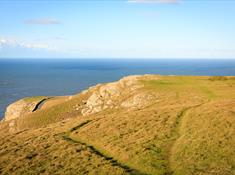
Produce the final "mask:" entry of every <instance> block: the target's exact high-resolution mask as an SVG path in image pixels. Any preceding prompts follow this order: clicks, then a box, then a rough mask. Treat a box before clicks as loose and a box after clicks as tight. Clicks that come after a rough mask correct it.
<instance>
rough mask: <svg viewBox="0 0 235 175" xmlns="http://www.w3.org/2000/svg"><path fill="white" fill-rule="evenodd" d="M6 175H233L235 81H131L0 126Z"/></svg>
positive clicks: (58, 100) (0, 170) (53, 103)
mask: <svg viewBox="0 0 235 175" xmlns="http://www.w3.org/2000/svg"><path fill="white" fill-rule="evenodd" d="M84 111H85V112H84ZM87 111H89V113H88V112H87ZM0 174H81V175H82V174H107V175H108V174H156V175H164V174H175V175H207V174H210V175H217V174H220V175H223V174H224V175H233V174H235V77H206V76H204V77H202V76H201V77H194V76H159V75H155V76H142V77H137V78H132V77H131V78H129V79H124V80H120V81H119V82H117V83H111V84H104V85H97V86H96V87H93V88H90V89H89V90H87V91H84V92H83V93H80V94H76V95H73V96H65V97H54V98H50V99H47V100H46V101H45V102H44V103H43V105H42V106H41V107H40V109H38V110H36V111H34V112H31V113H29V114H27V115H24V116H22V117H19V118H17V119H14V120H10V121H2V122H1V123H0Z"/></svg>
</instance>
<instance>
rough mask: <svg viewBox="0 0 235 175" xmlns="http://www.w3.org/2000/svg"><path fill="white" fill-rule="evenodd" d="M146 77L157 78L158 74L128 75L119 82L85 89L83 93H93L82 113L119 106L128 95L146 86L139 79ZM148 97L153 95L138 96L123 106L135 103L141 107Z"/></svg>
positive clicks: (91, 112) (86, 113) (87, 113)
mask: <svg viewBox="0 0 235 175" xmlns="http://www.w3.org/2000/svg"><path fill="white" fill-rule="evenodd" d="M146 79H156V76H153V75H144V76H138V75H135V76H128V77H124V78H122V79H120V80H119V81H117V82H113V83H107V84H103V85H101V84H99V85H97V86H95V87H92V88H90V89H88V91H84V92H83V93H89V92H90V93H91V95H90V97H89V98H88V99H87V102H86V103H85V105H84V106H83V109H82V111H81V113H82V115H89V114H93V113H97V112H100V111H102V110H105V109H111V108H115V109H116V108H118V106H120V104H121V102H122V101H123V100H124V99H123V98H124V97H125V96H126V95H128V96H130V95H131V94H132V93H134V92H135V91H137V90H138V89H140V88H142V87H143V86H144V85H143V83H140V82H139V80H146ZM146 98H149V99H150V98H151V97H150V96H148V95H147V96H146V95H144V96H142V95H140V96H136V97H134V98H133V99H132V101H129V102H126V103H123V104H122V107H125V106H134V105H137V106H138V107H140V106H142V105H145V104H144V103H142V102H140V101H141V100H143V101H146Z"/></svg>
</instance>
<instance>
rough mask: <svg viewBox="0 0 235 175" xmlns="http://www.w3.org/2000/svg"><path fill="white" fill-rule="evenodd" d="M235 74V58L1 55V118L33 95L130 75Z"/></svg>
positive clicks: (69, 90) (76, 89) (72, 91)
mask: <svg viewBox="0 0 235 175" xmlns="http://www.w3.org/2000/svg"><path fill="white" fill-rule="evenodd" d="M141 74H161V75H210V76H215V75H220V76H225V75H227V76H232V75H233V76H234V75H235V59H111V58H110V59H69V58H68V59H65V58H64V59H56V58H54V59H20V58H18V59H7V58H6V59H4V58H2V59H0V119H1V118H3V116H4V112H5V110H6V107H7V106H8V105H9V104H11V103H13V102H14V101H16V100H18V99H21V98H23V97H30V96H42V95H45V96H63V95H71V94H75V93H79V92H80V91H82V90H84V89H87V88H88V87H90V86H93V85H96V84H98V83H105V82H112V81H116V80H118V79H120V78H122V77H124V76H127V75H141Z"/></svg>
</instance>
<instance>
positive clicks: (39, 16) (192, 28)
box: [0, 0, 235, 59]
mask: <svg viewBox="0 0 235 175" xmlns="http://www.w3.org/2000/svg"><path fill="white" fill-rule="evenodd" d="M234 17H235V1H233V0H227V1H226V0H214V1H213V0H201V1H200V0H93V1H89V0H77V1H76V0H43V1H41V0H0V58H186V59H187V58H219V59H224V58H235V20H234Z"/></svg>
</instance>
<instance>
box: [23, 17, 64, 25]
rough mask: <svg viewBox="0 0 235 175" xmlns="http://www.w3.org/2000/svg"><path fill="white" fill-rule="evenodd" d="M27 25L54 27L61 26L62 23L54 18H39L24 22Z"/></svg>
mask: <svg viewBox="0 0 235 175" xmlns="http://www.w3.org/2000/svg"><path fill="white" fill-rule="evenodd" d="M24 23H25V24H31V25H54V24H60V23H61V22H60V21H59V20H57V19H54V18H39V19H29V20H26V21H24Z"/></svg>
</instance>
